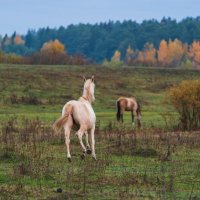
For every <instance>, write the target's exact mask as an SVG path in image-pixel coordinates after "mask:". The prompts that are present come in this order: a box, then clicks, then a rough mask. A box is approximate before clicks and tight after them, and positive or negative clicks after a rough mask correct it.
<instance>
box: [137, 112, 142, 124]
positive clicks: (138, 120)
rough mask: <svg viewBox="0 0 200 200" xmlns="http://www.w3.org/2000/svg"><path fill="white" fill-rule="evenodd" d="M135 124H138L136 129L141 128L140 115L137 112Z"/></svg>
mask: <svg viewBox="0 0 200 200" xmlns="http://www.w3.org/2000/svg"><path fill="white" fill-rule="evenodd" d="M137 122H138V127H139V128H140V127H141V115H140V113H139V112H137Z"/></svg>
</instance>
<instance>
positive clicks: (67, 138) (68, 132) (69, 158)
mask: <svg viewBox="0 0 200 200" xmlns="http://www.w3.org/2000/svg"><path fill="white" fill-rule="evenodd" d="M64 128H65V144H66V146H67V158H68V161H69V162H71V154H70V147H69V145H70V128H69V127H67V126H65V127H64Z"/></svg>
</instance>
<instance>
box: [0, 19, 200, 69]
mask: <svg viewBox="0 0 200 200" xmlns="http://www.w3.org/2000/svg"><path fill="white" fill-rule="evenodd" d="M56 40H57V41H59V43H61V44H62V45H63V46H64V50H65V59H64V60H65V61H64V63H67V64H70V63H76V60H79V61H80V60H82V61H81V63H83V62H95V63H102V62H104V63H105V61H106V60H108V61H110V60H112V58H113V56H114V54H115V52H116V50H117V51H118V52H120V60H122V61H125V62H126V63H127V64H134V63H141V64H142V65H148V66H149V65H150V66H151V65H153V64H155V63H157V64H161V65H163V66H171V65H175V66H177V63H178V64H180V62H179V61H177V60H176V59H172V61H169V62H168V61H163V60H162V59H164V60H166V59H167V56H169V55H171V54H173V52H171V51H170V52H168V53H167V55H162V54H164V53H161V52H165V51H164V50H163V51H162V50H161V49H162V48H163V49H164V48H166V49H168V48H169V49H170V50H172V49H175V47H174V48H172V46H173V45H174V46H176V47H177V48H180V45H179V44H178V43H181V45H182V46H181V51H184V52H183V54H184V56H185V57H184V56H182V57H181V63H183V62H185V63H188V65H190V64H191V63H192V64H194V63H197V62H196V61H197V60H196V58H194V57H195V56H194V55H191V53H188V52H190V50H189V49H190V48H191V45H192V44H193V43H194V42H196V43H198V41H200V17H196V18H189V17H188V18H186V19H183V20H181V21H180V22H177V21H176V20H173V19H171V18H163V19H162V20H160V21H157V20H154V19H152V20H144V21H143V22H142V23H137V22H135V21H131V20H127V21H123V22H120V21H116V22H113V21H109V22H106V23H98V24H93V25H92V24H78V25H69V26H67V27H63V26H61V27H59V28H48V27H47V28H40V29H39V30H37V31H36V30H28V32H27V33H26V34H25V35H19V34H17V33H16V32H14V33H13V34H12V35H11V36H8V35H7V34H6V35H5V36H2V37H0V50H1V57H2V55H3V57H4V61H5V60H7V61H9V59H10V57H13V59H14V60H18V59H19V56H23V58H24V57H25V58H29V61H27V60H26V62H30V60H31V58H32V61H33V60H34V62H36V63H42V62H44V60H45V59H44V55H42V52H41V51H42V49H44V48H43V47H44V44H46V43H48V42H53V41H56ZM164 41H165V42H164ZM161 42H162V47H161V46H160V45H161ZM165 43H167V44H165ZM166 46H167V47H166ZM194 46H195V47H194V48H197V49H198V47H197V46H198V44H194ZM160 48H161V49H160ZM159 50H160V51H159ZM127 51H128V52H129V53H128V52H127ZM132 51H133V52H132ZM174 51H175V50H174ZM158 52H159V53H158ZM8 53H9V55H7V54H8ZM10 53H14V54H12V55H10ZM5 54H6V55H5ZM127 54H128V55H127ZM129 54H130V55H131V56H130V55H129ZM150 54H151V56H150ZM154 54H155V58H154V59H153V56H152V55H154ZM197 54H198V53H197ZM16 55H19V56H16ZM63 55H64V54H63ZM162 56H164V58H162ZM179 56H180V55H179ZM5 57H6V58H5ZM14 57H15V58H14ZM147 57H149V59H150V60H149V59H147ZM150 57H151V58H150ZM175 57H176V56H175ZM197 57H198V56H197ZM33 58H34V59H33ZM36 58H37V59H36ZM61 58H63V57H61ZM86 58H87V59H86ZM136 58H137V59H136ZM105 59H106V60H105ZM152 59H153V60H152ZM192 59H193V60H192ZM36 60H37V61H36ZM57 60H60V59H57ZM74 60H75V61H74ZM79 61H78V62H79ZM1 62H2V61H1ZM54 62H56V61H52V63H54ZM190 62H191V63H190ZM198 62H199V61H198ZM47 64H48V63H47ZM61 64H62V63H61Z"/></svg>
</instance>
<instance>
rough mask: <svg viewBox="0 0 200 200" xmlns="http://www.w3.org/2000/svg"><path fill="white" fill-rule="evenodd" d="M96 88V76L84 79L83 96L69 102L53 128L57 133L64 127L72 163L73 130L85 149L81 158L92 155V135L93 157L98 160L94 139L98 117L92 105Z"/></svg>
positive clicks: (69, 157) (68, 156) (69, 158)
mask: <svg viewBox="0 0 200 200" xmlns="http://www.w3.org/2000/svg"><path fill="white" fill-rule="evenodd" d="M94 88H95V84H94V76H92V77H91V79H88V80H86V78H85V77H84V88H83V95H82V96H81V97H80V98H79V99H78V100H71V101H69V102H67V103H66V104H65V105H64V107H63V109H62V116H61V117H60V118H59V119H57V120H56V122H55V123H54V125H53V128H54V130H55V131H56V132H58V131H60V130H61V128H62V127H64V130H65V144H66V146H67V158H68V160H69V161H70V162H71V154H70V147H69V145H70V131H71V129H74V130H76V131H77V132H76V135H77V136H78V138H79V141H80V144H81V146H82V148H83V155H82V156H81V157H82V158H84V157H85V156H86V153H88V154H90V153H91V150H90V145H89V141H88V133H89V134H90V137H91V148H92V157H93V158H94V159H95V160H96V154H95V138H94V131H95V122H96V115H95V113H94V110H93V108H92V105H91V104H92V102H94V100H95V97H94ZM84 134H85V135H86V147H85V145H84V144H83V141H82V137H83V135H84Z"/></svg>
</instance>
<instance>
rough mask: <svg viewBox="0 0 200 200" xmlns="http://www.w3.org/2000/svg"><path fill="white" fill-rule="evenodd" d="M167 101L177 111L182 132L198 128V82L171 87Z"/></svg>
mask: <svg viewBox="0 0 200 200" xmlns="http://www.w3.org/2000/svg"><path fill="white" fill-rule="evenodd" d="M167 99H168V100H169V102H170V103H171V104H172V105H173V106H174V107H175V109H176V110H177V111H178V113H179V115H180V125H181V127H182V128H183V129H184V130H191V129H197V128H200V80H188V81H182V82H181V83H180V84H179V85H177V86H174V87H171V88H170V89H169V90H168V92H167Z"/></svg>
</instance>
